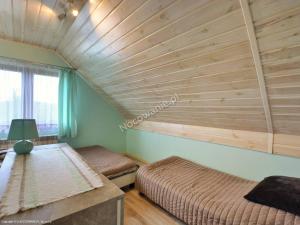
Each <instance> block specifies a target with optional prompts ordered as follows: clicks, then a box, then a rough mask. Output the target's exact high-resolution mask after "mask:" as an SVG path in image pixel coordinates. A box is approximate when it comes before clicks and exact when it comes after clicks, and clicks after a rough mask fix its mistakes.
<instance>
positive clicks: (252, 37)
mask: <svg viewBox="0 0 300 225" xmlns="http://www.w3.org/2000/svg"><path fill="white" fill-rule="evenodd" d="M240 4H241V8H242V12H243V17H244V21H245V25H246V29H247V33H248V37H249V42H250V47H251V52H252V55H253V61H254V65H255V69H256V75H257V80H258V84H259V89H260V94H261V98H262V103H263V107H264V112H265V117H266V122H267V128H268V133H269V135H268V152H269V153H273V138H274V132H273V123H272V116H271V110H270V104H269V99H268V94H267V89H266V84H265V79H264V73H263V68H262V63H261V58H260V53H259V49H258V44H257V39H256V34H255V30H254V23H253V20H252V15H251V11H250V7H249V3H248V0H240Z"/></svg>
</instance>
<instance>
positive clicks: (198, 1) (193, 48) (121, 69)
mask: <svg viewBox="0 0 300 225" xmlns="http://www.w3.org/2000/svg"><path fill="white" fill-rule="evenodd" d="M58 3H59V0H47V1H39V0H23V1H20V0H1V3H0V4H1V7H0V24H1V26H0V37H2V38H6V39H13V40H16V41H22V42H26V43H31V44H35V45H40V46H43V47H46V48H51V49H54V50H56V51H57V52H58V53H60V54H61V55H62V56H63V57H64V58H65V59H66V60H67V61H68V62H69V63H70V64H72V65H73V66H74V67H76V68H78V69H79V71H80V72H81V73H82V75H83V76H84V77H85V78H86V79H87V80H88V81H89V82H90V83H91V84H92V85H93V86H94V87H95V88H96V89H97V90H98V91H99V92H101V93H102V94H103V95H105V97H106V98H107V99H108V101H110V102H111V103H113V104H114V105H115V106H116V107H117V108H118V109H119V110H120V112H122V113H123V115H124V116H125V117H126V118H134V117H135V116H137V115H140V114H142V113H144V112H147V111H149V110H151V109H153V108H154V107H155V106H156V105H157V104H159V103H160V102H161V101H167V100H169V99H170V98H171V96H172V95H174V94H177V95H178V97H179V99H178V102H177V103H176V105H174V106H172V107H170V108H168V109H166V110H164V111H162V112H160V113H157V114H156V115H154V116H152V117H151V118H150V120H152V121H160V122H170V123H179V124H186V125H198V126H208V127H218V128H228V129H238V130H239V129H240V130H250V131H261V132H267V131H268V129H267V122H266V114H265V110H264V106H263V101H262V97H261V96H262V93H261V90H260V87H259V83H258V78H257V73H256V69H255V66H254V60H253V54H252V52H251V48H250V42H249V37H248V34H247V27H246V25H245V20H244V17H243V11H242V8H241V5H240V2H239V0H222V1H220V0H89V1H86V2H85V4H84V5H83V7H82V9H81V10H80V13H79V15H78V16H77V17H76V19H74V17H67V18H66V19H64V20H62V21H60V20H58V19H57V15H56V13H55V8H56V7H58ZM249 6H250V10H251V16H252V19H253V24H254V28H255V36H256V39H257V44H258V49H259V56H260V60H261V63H262V69H263V76H264V77H263V78H264V79H265V83H266V91H267V98H268V99H267V101H269V104H270V112H271V118H270V119H271V121H272V123H273V124H272V125H273V127H274V131H275V132H276V133H285V134H294V135H300V1H299V0H250V2H249ZM53 9H54V10H53Z"/></svg>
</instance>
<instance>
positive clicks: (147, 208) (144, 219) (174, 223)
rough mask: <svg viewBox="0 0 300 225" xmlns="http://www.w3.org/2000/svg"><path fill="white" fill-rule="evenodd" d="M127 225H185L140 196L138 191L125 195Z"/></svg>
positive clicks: (133, 190)
mask: <svg viewBox="0 0 300 225" xmlns="http://www.w3.org/2000/svg"><path fill="white" fill-rule="evenodd" d="M124 224H125V225H183V224H184V223H182V222H180V221H178V220H177V219H176V218H175V217H173V216H172V215H170V214H169V213H167V212H166V211H164V210H163V209H161V208H160V207H158V206H156V205H155V204H153V203H151V202H150V201H148V200H147V199H146V198H145V197H143V196H141V195H139V193H138V191H137V190H136V189H131V190H129V191H126V194H125V223H124Z"/></svg>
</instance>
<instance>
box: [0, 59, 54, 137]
mask: <svg viewBox="0 0 300 225" xmlns="http://www.w3.org/2000/svg"><path fill="white" fill-rule="evenodd" d="M58 75H59V71H58V70H57V69H53V68H50V67H47V66H37V65H31V64H28V63H23V62H20V61H16V60H7V59H0V139H5V138H6V137H7V134H8V130H9V126H10V123H11V120H12V119H18V118H33V119H36V122H37V126H38V130H39V135H40V136H47V135H56V134H57V133H58V80H59V78H58Z"/></svg>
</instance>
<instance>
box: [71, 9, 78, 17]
mask: <svg viewBox="0 0 300 225" xmlns="http://www.w3.org/2000/svg"><path fill="white" fill-rule="evenodd" d="M72 15H73V16H75V17H76V16H77V15H78V10H77V9H73V10H72Z"/></svg>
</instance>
